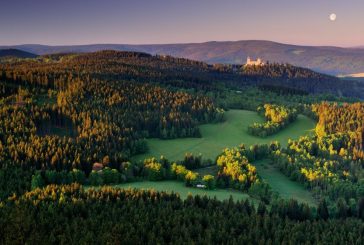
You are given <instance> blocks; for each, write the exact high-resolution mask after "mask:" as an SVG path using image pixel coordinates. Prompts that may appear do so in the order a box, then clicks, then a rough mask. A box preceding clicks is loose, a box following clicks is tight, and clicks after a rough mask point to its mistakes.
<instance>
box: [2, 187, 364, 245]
mask: <svg viewBox="0 0 364 245" xmlns="http://www.w3.org/2000/svg"><path fill="white" fill-rule="evenodd" d="M1 204H2V205H0V216H1V220H0V243H2V244H7V243H21V244H23V243H43V242H44V241H47V242H49V243H77V244H83V243H101V244H103V243H126V244H129V243H133V244H135V243H137V244H140V243H161V244H162V243H163V244H164V243H174V244H185V243H206V244H211V243H221V244H224V243H236V244H246V243H261V244H266V243H268V244H270V243H274V244H275V243H279V244H282V243H284V244H288V243H290V244H302V243H307V242H309V243H315V244H320V243H330V244H333V243H339V244H346V243H350V244H361V243H363V241H364V237H363V230H364V223H363V221H362V220H361V219H360V218H355V217H353V218H350V219H341V218H340V219H339V218H332V217H328V216H326V211H327V210H326V209H325V205H324V204H323V205H322V206H320V207H319V208H318V210H316V209H315V208H309V207H308V206H307V205H306V204H298V203H297V202H296V201H293V200H291V201H288V202H283V201H280V202H276V203H273V204H272V205H271V207H270V208H268V207H266V206H265V205H264V204H262V203H261V204H260V205H259V206H258V207H254V206H253V205H252V204H250V203H249V201H239V202H234V201H233V200H232V199H230V200H226V201H218V200H216V199H208V198H207V197H200V196H196V197H192V196H189V197H188V198H187V199H186V200H181V199H180V197H179V196H178V195H177V194H167V193H165V192H155V191H153V190H149V191H142V190H122V189H115V188H110V187H104V188H101V189H97V190H96V189H89V190H84V189H83V188H82V187H80V186H79V185H77V184H73V185H66V186H60V185H58V186H56V185H50V186H47V187H46V188H44V189H35V190H33V191H31V192H28V193H26V194H24V195H21V196H12V197H11V198H9V199H8V200H6V201H4V202H2V203H1ZM362 208H363V207H362ZM362 218H363V217H362ZM150 224H153V226H151V225H150ZM25 231H26V232H25Z"/></svg>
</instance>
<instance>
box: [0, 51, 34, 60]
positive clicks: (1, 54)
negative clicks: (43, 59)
mask: <svg viewBox="0 0 364 245" xmlns="http://www.w3.org/2000/svg"><path fill="white" fill-rule="evenodd" d="M37 56H38V55H36V54H33V53H29V52H26V51H23V50H19V49H0V57H16V58H35V57H37Z"/></svg>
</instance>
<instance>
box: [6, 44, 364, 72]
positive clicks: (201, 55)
mask: <svg viewBox="0 0 364 245" xmlns="http://www.w3.org/2000/svg"><path fill="white" fill-rule="evenodd" d="M0 48H5V47H0ZM6 48H17V49H21V50H24V51H28V52H32V53H36V54H39V55H41V54H49V53H60V52H76V53H77V52H95V51H100V50H105V49H112V50H120V51H121V50H127V51H139V52H147V53H151V54H167V55H172V56H176V57H183V58H188V59H193V60H199V61H204V62H207V63H209V64H214V63H225V64H243V63H245V61H246V58H247V56H251V57H252V58H258V57H261V58H263V59H264V60H267V61H271V62H279V63H289V64H292V65H295V66H299V67H305V68H309V69H313V70H315V71H319V72H324V73H327V74H332V75H339V74H344V75H346V74H353V73H362V72H364V49H363V48H340V47H323V46H300V45H291V44H283V43H276V42H271V41H263V40H242V41H233V42H228V41H226V42H205V43H185V44H158V45H157V44H155V45H153V44H151V45H127V44H93V45H71V46H47V45H34V44H33V45H16V46H8V47H6Z"/></svg>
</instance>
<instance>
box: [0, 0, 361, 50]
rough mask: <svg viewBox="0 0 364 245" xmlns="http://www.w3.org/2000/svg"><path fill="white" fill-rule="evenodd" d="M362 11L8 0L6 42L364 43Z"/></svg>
mask: <svg viewBox="0 0 364 245" xmlns="http://www.w3.org/2000/svg"><path fill="white" fill-rule="evenodd" d="M330 13H336V14H337V20H336V21H335V22H332V21H330V20H329V15H330ZM363 13H364V0H304V1H303V0H249V1H246V0H100V1H96V0H62V1H57V0H11V1H10V0H4V1H3V2H2V3H1V4H0V45H11V44H24V43H40V44H52V45H57V44H58V45H61V44H91V43H130V44H141V43H185V42H205V41H222V40H232V41H233V40H248V39H264V40H272V41H278V42H284V43H294V44H307V45H336V46H358V45H364V14H363Z"/></svg>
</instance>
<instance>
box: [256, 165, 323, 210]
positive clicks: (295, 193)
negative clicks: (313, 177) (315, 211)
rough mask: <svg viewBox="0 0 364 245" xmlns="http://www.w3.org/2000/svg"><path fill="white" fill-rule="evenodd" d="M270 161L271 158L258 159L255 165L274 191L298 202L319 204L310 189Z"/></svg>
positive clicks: (312, 204)
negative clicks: (291, 178) (289, 176)
mask: <svg viewBox="0 0 364 245" xmlns="http://www.w3.org/2000/svg"><path fill="white" fill-rule="evenodd" d="M269 161H270V160H269V159H265V160H261V161H256V162H254V165H255V166H256V167H257V171H258V174H259V175H260V176H261V177H262V178H263V179H264V180H265V181H267V182H268V183H269V185H270V186H271V187H272V190H273V191H276V192H278V193H279V195H280V197H282V198H285V199H291V198H293V199H296V200H297V201H298V202H302V203H308V204H309V205H311V206H316V205H317V203H316V201H315V200H314V199H313V197H312V195H311V193H310V192H309V191H308V190H306V189H305V188H304V187H303V186H302V185H301V184H300V183H297V182H295V181H292V180H290V179H289V178H288V177H287V176H285V175H284V174H283V173H281V172H280V171H279V169H277V168H275V166H274V165H271V164H269V163H270V162H269Z"/></svg>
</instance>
